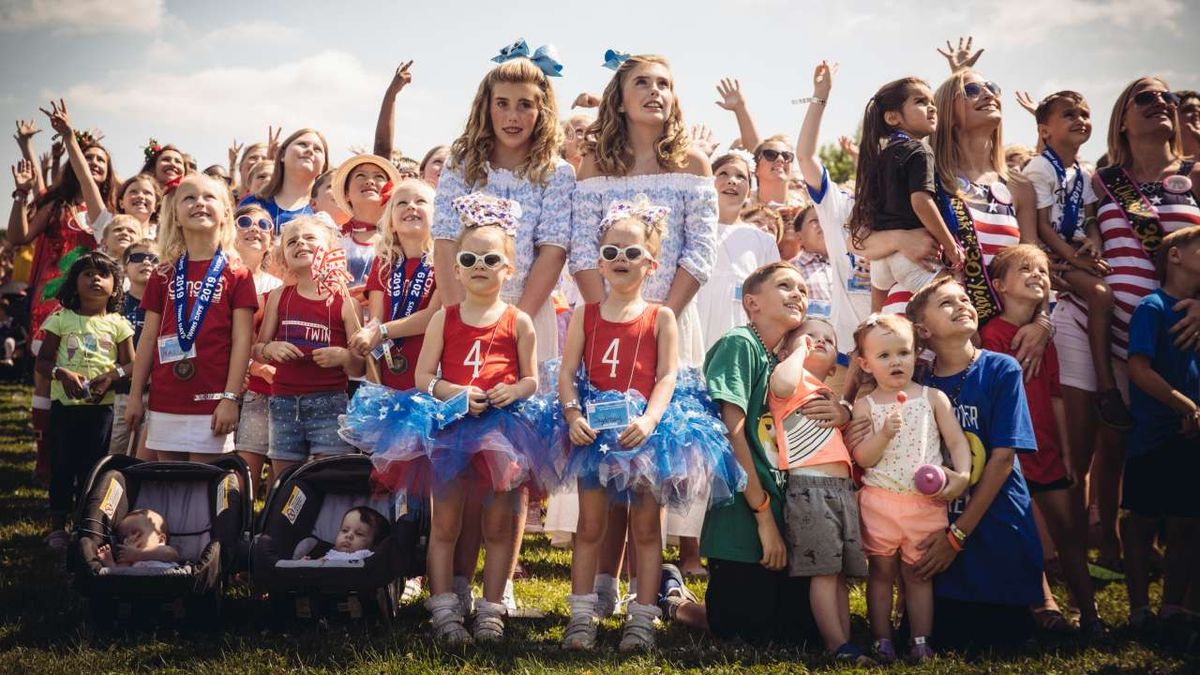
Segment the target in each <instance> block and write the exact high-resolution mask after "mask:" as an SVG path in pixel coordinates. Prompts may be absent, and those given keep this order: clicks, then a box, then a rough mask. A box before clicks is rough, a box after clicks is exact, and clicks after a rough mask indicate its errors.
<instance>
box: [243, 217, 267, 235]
mask: <svg viewBox="0 0 1200 675" xmlns="http://www.w3.org/2000/svg"><path fill="white" fill-rule="evenodd" d="M273 224H274V223H272V222H271V221H270V220H268V219H266V218H259V219H258V220H255V219H254V218H251V217H250V216H238V217H237V226H238V229H239V230H248V229H250V228H252V227H258V229H260V230H262V231H263V232H270V231H271V226H272V225H273Z"/></svg>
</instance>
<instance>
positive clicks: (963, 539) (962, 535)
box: [946, 523, 967, 545]
mask: <svg viewBox="0 0 1200 675" xmlns="http://www.w3.org/2000/svg"><path fill="white" fill-rule="evenodd" d="M946 531H947V532H949V533H950V536H952V537H954V538H955V539H956V540H957V541H958V543H959V544H960V545H962V544H965V543H967V533H966V532H963V531H962V528H960V527H959V526H958V525H955V524H954V523H950V527H947V528H946Z"/></svg>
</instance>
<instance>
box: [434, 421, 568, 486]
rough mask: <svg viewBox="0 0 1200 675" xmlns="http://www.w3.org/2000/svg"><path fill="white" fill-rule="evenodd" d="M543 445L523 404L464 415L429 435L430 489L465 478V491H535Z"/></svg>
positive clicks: (539, 472) (461, 480) (462, 480)
mask: <svg viewBox="0 0 1200 675" xmlns="http://www.w3.org/2000/svg"><path fill="white" fill-rule="evenodd" d="M544 443H545V441H544V440H542V439H541V438H540V437H539V436H538V433H537V430H536V427H535V425H534V424H533V423H532V422H531V420H530V419H529V418H528V417H526V409H525V407H524V406H521V405H516V404H515V405H513V406H509V407H508V408H488V409H487V410H486V411H484V412H483V413H482V414H480V415H478V416H472V415H467V416H466V417H463V418H462V419H459V420H457V421H455V422H452V423H450V424H449V425H448V426H447V427H446V428H444V429H441V430H439V431H435V432H434V433H433V438H432V439H431V441H430V443H429V461H430V464H431V467H432V470H433V489H434V490H437V489H438V488H440V487H442V486H445V485H447V484H448V483H450V482H451V481H456V482H460V483H461V482H464V481H465V482H466V483H467V484H468V485H467V489H468V490H471V489H483V490H487V491H489V492H507V491H509V490H514V489H516V488H519V487H530V488H534V489H538V488H539V483H538V476H539V474H541V473H542V467H541V466H540V464H539V458H540V457H542V456H544V454H545V453H544V451H542V450H540V446H541V445H543V444H544Z"/></svg>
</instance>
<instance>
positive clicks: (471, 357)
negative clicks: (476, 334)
mask: <svg viewBox="0 0 1200 675" xmlns="http://www.w3.org/2000/svg"><path fill="white" fill-rule="evenodd" d="M482 352H483V343H482V342H481V341H480V340H476V341H475V342H474V343H472V344H471V348H470V349H469V350H467V358H465V359H463V365H464V366H471V379H472V380H474V379H475V378H477V377H479V370H480V369H481V368H483V358H481V357H482Z"/></svg>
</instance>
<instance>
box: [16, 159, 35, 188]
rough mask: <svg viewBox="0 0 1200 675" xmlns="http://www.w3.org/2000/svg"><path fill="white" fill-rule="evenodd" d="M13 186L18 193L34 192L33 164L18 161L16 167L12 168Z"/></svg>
mask: <svg viewBox="0 0 1200 675" xmlns="http://www.w3.org/2000/svg"><path fill="white" fill-rule="evenodd" d="M12 175H13V185H14V186H15V187H16V190H17V192H30V191H31V190H33V164H32V163H30V162H29V161H27V160H24V159H21V160H17V163H16V165H15V166H13V167H12Z"/></svg>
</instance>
